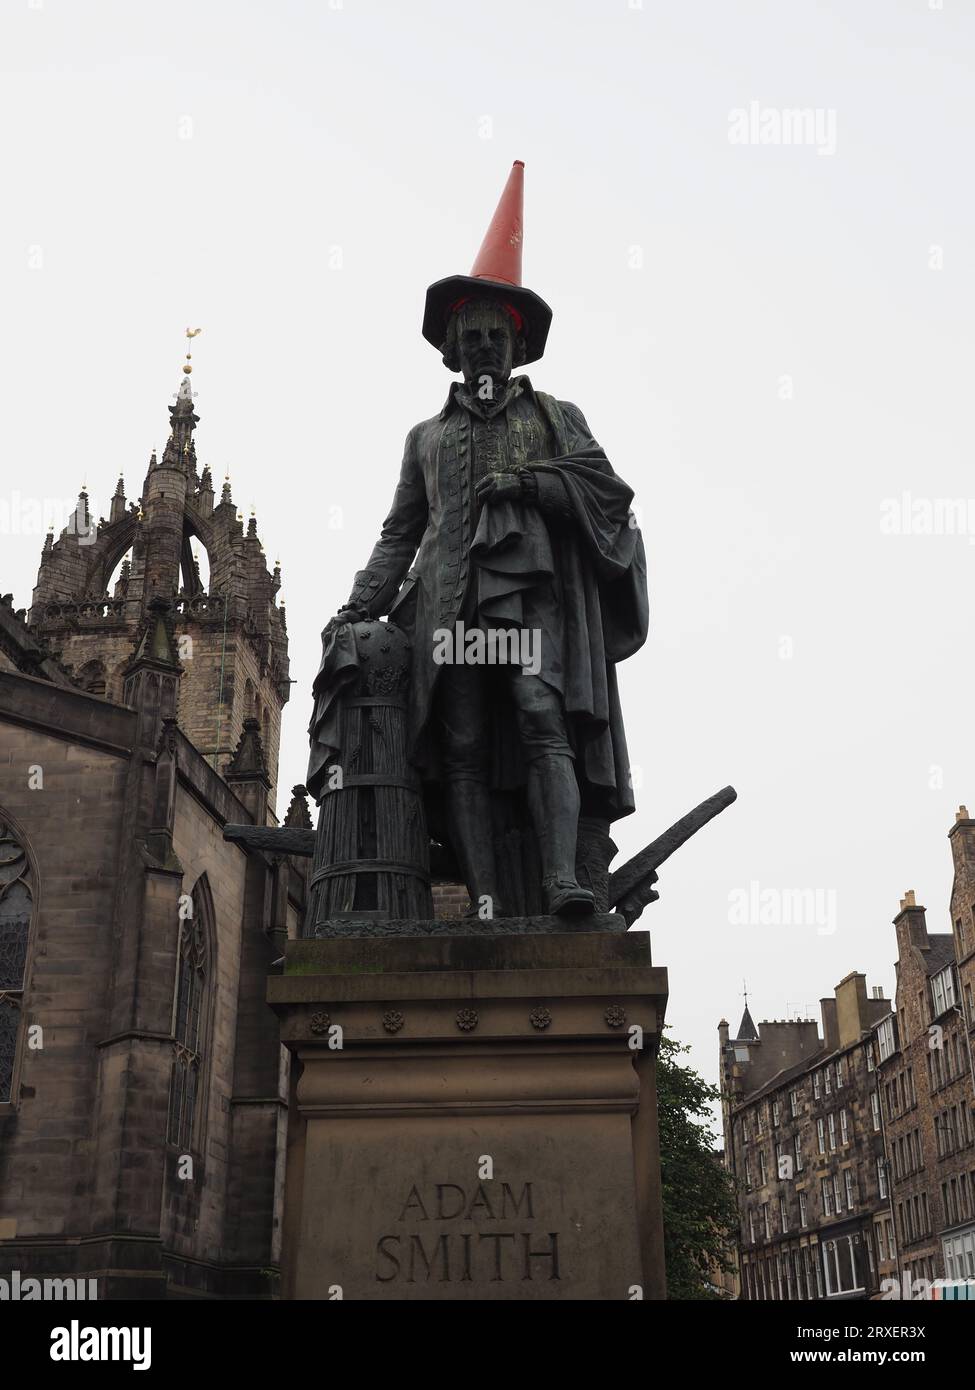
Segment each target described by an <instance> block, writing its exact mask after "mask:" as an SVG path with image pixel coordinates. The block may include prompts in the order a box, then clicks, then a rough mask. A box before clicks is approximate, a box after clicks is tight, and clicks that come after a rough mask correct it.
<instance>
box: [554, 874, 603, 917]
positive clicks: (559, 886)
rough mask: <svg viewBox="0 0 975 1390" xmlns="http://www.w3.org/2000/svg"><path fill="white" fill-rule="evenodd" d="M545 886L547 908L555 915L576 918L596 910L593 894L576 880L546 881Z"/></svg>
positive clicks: (559, 879)
mask: <svg viewBox="0 0 975 1390" xmlns="http://www.w3.org/2000/svg"><path fill="white" fill-rule="evenodd" d="M543 886H544V888H545V903H546V906H547V908H548V910H549V912H550V913H552V914H553V915H558V916H561V917H575V916H582V915H583V914H584V913H587V912H595V910H596V899H595V898H594V897H593V895H592V893H590V891H589V889H588V888H583V887H581V886H580V885H579V884H578V883H576V881H575V879H561V878H558V879H546V880H545V883H544V885H543Z"/></svg>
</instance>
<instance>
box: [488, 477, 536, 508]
mask: <svg viewBox="0 0 975 1390" xmlns="http://www.w3.org/2000/svg"><path fill="white" fill-rule="evenodd" d="M532 481H534V480H532ZM474 491H475V493H476V495H477V499H478V501H479V502H517V501H525V500H531V492H530V491H529V490H528V488H527V487H526V474H525V473H523V472H520V473H489V474H488V475H487V477H486V478H482V479H481V481H480V482H479V483H478V485H477V487H476V488H475V489H474Z"/></svg>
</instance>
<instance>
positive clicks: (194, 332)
mask: <svg viewBox="0 0 975 1390" xmlns="http://www.w3.org/2000/svg"><path fill="white" fill-rule="evenodd" d="M202 332H203V329H202V328H188V329H187V330H186V365H185V366H184V368H183V371H184V372H185V373H186V375H187V376H189V374H190V373H191V372H192V370H193V368H192V367H191V366H190V362H191V361H192V358H193V354H192V353H191V352H190V350H189V344H190V339H191V338H195V337H196V335H197V334H198V333H202Z"/></svg>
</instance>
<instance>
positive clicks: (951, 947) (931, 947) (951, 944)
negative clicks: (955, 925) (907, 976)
mask: <svg viewBox="0 0 975 1390" xmlns="http://www.w3.org/2000/svg"><path fill="white" fill-rule="evenodd" d="M954 959H955V938H954V937H953V936H952V935H951V933H950V932H938V933H937V934H935V933H929V935H928V949H927V951H926V952H925V953H924V969H925V971H926V972H927V974H928V975H937V973H938V971H939V970H943V969H944V968H945V966H946V965H950V964H951V962H952V961H953V960H954Z"/></svg>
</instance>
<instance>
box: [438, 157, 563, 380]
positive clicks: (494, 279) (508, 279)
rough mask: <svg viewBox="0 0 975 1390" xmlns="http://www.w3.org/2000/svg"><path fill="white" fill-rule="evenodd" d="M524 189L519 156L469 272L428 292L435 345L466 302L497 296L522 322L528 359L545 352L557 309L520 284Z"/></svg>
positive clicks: (439, 344) (455, 276)
mask: <svg viewBox="0 0 975 1390" xmlns="http://www.w3.org/2000/svg"><path fill="white" fill-rule="evenodd" d="M524 190H525V166H524V163H523V162H522V161H521V160H520V159H516V160H515V162H514V164H513V165H512V168H511V173H510V174H509V175H508V182H507V183H506V184H505V186H504V192H503V193H502V194H501V199H500V201H499V203H498V206H497V208H496V210H495V213H494V216H493V217H492V219H491V225H490V226H489V227H488V229H487V233H486V235H485V237H484V240H483V242H482V243H481V249H480V251H478V253H477V257H476V259H475V261H474V265H473V267H472V269H471V273H470V275H451V276H448V277H447V279H446V280H438V281H437V282H436V284H433V285H431V286H430V288H429V289H428V290H427V301H426V308H425V311H424V314H423V336H424V338H426V340H427V342H428V343H432V344H433V346H434V347H436V348H442V346H443V342H444V337H445V335H446V331H447V322H448V320H449V318H450V315H451V313H453V312H454V311H455V310H456V309H458V308H459V307H460V305H461V304H463V303H465V302H466V301H467V300H468V299H495V300H499V301H500V302H501V303H503V304H505V305H506V306H507V307H508V308H509V309H512V310H513V311H514V313H515V314H516V316H517V317H518V318H519V320H520V324H521V332H522V334H523V336H524V339H525V346H526V355H525V361H526V362H534V361H536V360H537V359H538V358H539V357H541V355H542V353H543V352H544V351H545V340H546V338H547V337H548V330H549V326H550V324H551V322H552V311H551V309H550V308H549V306H548V305H547V304H546V303H545V301H544V299H540V298H539V297H538V295H537V294H534V293H533V292H532V291H531V290H526V289H525V288H524V287H523V286H522V283H521V249H522V243H523V241H524Z"/></svg>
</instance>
